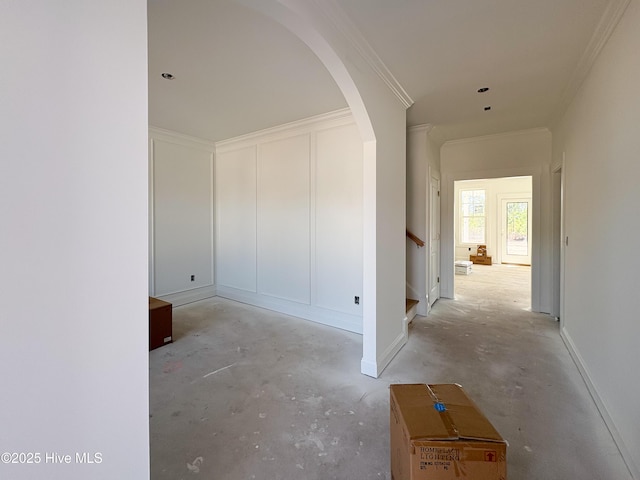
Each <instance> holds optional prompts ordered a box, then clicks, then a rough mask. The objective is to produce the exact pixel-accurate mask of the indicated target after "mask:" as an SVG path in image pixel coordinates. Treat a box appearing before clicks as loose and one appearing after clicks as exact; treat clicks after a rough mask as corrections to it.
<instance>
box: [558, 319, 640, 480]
mask: <svg viewBox="0 0 640 480" xmlns="http://www.w3.org/2000/svg"><path fill="white" fill-rule="evenodd" d="M560 337H561V338H562V341H563V342H564V344H565V346H566V347H567V350H569V354H570V355H571V358H573V361H574V362H575V364H576V366H577V367H578V370H579V371H580V375H582V379H583V380H584V383H585V384H586V385H587V389H588V390H589V393H590V394H591V398H593V401H594V402H595V404H596V408H597V409H598V411H599V412H600V415H601V416H602V419H603V420H604V423H605V424H606V426H607V428H608V429H609V432H610V433H611V436H612V437H613V441H614V442H615V444H616V446H617V447H618V450H619V451H620V455H622V459H623V460H624V462H625V464H626V465H627V468H628V469H629V473H631V476H632V477H633V478H634V480H640V468H638V465H636V464H635V461H634V459H633V458H632V456H631V452H630V451H629V449H628V448H627V446H626V444H625V443H624V440H623V439H622V437H621V436H620V432H618V429H617V428H616V425H615V423H614V422H613V419H612V418H611V415H610V414H609V411H608V410H607V407H606V406H605V404H604V402H603V401H602V397H601V396H600V394H599V393H598V389H597V388H596V386H595V384H594V382H593V380H592V378H591V375H590V374H589V369H588V368H587V366H586V365H585V362H584V360H583V358H582V356H581V355H580V352H579V351H578V349H577V348H576V345H575V343H573V340H572V339H571V336H570V335H569V332H567V330H566V329H565V328H562V329H561V330H560Z"/></svg>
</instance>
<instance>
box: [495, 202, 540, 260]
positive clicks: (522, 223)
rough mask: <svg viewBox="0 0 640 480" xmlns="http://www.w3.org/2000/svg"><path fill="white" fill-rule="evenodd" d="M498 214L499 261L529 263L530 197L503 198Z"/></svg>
mask: <svg viewBox="0 0 640 480" xmlns="http://www.w3.org/2000/svg"><path fill="white" fill-rule="evenodd" d="M500 216H501V217H502V220H501V227H502V231H501V237H502V238H501V242H500V247H501V258H500V261H501V262H502V263H517V264H520V265H531V237H532V235H531V198H503V199H502V208H501V214H500Z"/></svg>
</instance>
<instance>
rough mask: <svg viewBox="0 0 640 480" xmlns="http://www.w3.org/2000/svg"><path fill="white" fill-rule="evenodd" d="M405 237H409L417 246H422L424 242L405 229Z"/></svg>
mask: <svg viewBox="0 0 640 480" xmlns="http://www.w3.org/2000/svg"><path fill="white" fill-rule="evenodd" d="M407 237H409V238H410V239H411V240H412V241H413V242H414V243H415V244H416V245H418V247H424V242H423V241H422V240H420V239H419V238H418V237H417V236H415V235H414V234H413V233H411V232H410V231H409V230H407Z"/></svg>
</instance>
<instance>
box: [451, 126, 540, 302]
mask: <svg viewBox="0 0 640 480" xmlns="http://www.w3.org/2000/svg"><path fill="white" fill-rule="evenodd" d="M550 164H551V132H549V131H548V130H547V129H535V130H525V131H519V132H511V133H505V134H500V135H491V136H486V137H477V138H470V139H464V140H456V141H452V142H446V143H445V144H444V145H443V146H442V148H441V170H442V189H441V192H442V195H441V198H442V219H441V227H442V242H441V248H442V257H441V258H442V261H441V266H442V267H441V279H442V292H441V294H442V296H443V297H447V298H453V294H454V292H453V275H454V267H453V262H454V257H455V249H454V247H455V236H454V228H453V227H454V195H455V192H454V182H455V181H456V180H471V179H478V178H482V179H487V178H499V177H516V176H531V177H532V190H533V211H532V215H533V225H532V230H533V232H532V237H533V238H532V247H533V249H532V254H531V262H532V263H531V283H532V285H531V308H532V309H533V310H534V311H538V312H550V311H551V299H552V292H551V288H552V281H551V278H552V252H551V241H552V239H551V233H552V215H551V193H550V192H551V174H550V173H549V172H550Z"/></svg>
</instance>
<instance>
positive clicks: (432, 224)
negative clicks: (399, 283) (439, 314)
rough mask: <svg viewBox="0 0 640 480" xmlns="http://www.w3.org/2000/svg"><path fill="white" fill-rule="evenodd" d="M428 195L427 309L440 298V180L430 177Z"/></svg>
mask: <svg viewBox="0 0 640 480" xmlns="http://www.w3.org/2000/svg"><path fill="white" fill-rule="evenodd" d="M429 185H430V195H429V307H431V305H433V304H434V303H435V301H436V300H438V299H439V298H440V179H439V178H437V177H434V176H431V181H430V182H429Z"/></svg>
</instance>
